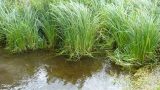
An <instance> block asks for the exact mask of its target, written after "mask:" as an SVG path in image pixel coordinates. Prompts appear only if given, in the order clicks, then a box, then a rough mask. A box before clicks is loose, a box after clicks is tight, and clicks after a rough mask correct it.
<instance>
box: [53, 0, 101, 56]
mask: <svg viewBox="0 0 160 90" xmlns="http://www.w3.org/2000/svg"><path fill="white" fill-rule="evenodd" d="M51 10H52V12H51V13H52V15H53V17H54V19H55V20H56V22H57V25H58V27H59V31H58V32H59V33H60V36H61V38H62V42H63V45H62V49H63V51H62V52H64V53H65V54H69V55H70V56H71V57H76V58H78V57H80V56H83V55H91V51H92V50H93V45H94V43H95V40H96V30H97V29H98V27H99V18H98V16H93V15H92V11H91V10H90V9H89V8H88V7H87V6H85V5H84V4H81V3H78V2H72V1H71V2H67V3H59V4H52V5H51Z"/></svg>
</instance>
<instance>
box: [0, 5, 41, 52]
mask: <svg viewBox="0 0 160 90" xmlns="http://www.w3.org/2000/svg"><path fill="white" fill-rule="evenodd" d="M22 6H23V5H22ZM0 9H1V11H0V17H1V18H2V21H1V22H2V24H1V25H2V27H1V28H2V31H1V32H2V33H3V34H4V36H5V38H6V48H7V49H8V50H10V51H12V52H21V51H26V50H33V49H38V48H42V47H43V46H44V45H43V42H44V40H43V39H42V38H40V36H39V34H38V28H37V26H36V23H37V21H38V18H37V16H36V12H35V11H32V9H31V7H30V6H27V5H24V6H23V7H21V6H16V5H12V7H11V8H10V9H8V8H6V7H5V6H1V8H0Z"/></svg>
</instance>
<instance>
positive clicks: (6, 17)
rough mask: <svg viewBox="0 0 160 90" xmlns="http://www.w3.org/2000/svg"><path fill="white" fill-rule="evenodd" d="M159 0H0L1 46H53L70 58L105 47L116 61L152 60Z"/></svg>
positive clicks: (140, 62) (22, 48) (21, 48)
mask: <svg viewBox="0 0 160 90" xmlns="http://www.w3.org/2000/svg"><path fill="white" fill-rule="evenodd" d="M159 4H160V3H159V1H158V0H138V1H137V0H0V42H1V46H3V47H4V48H6V49H7V50H9V51H10V52H12V53H19V52H24V51H28V50H36V49H47V48H48V49H53V50H54V51H55V52H57V51H58V53H60V54H61V55H68V56H69V57H70V59H71V60H77V59H79V58H81V57H83V56H90V57H94V55H93V52H94V53H95V52H98V53H99V52H100V53H104V52H105V53H106V54H107V56H106V57H108V56H109V57H110V58H111V60H112V61H114V62H116V63H117V64H120V65H143V64H146V63H151V62H156V61H157V58H156V57H157V55H158V52H159V51H158V49H159V48H158V46H159V38H160V36H159V28H160V27H159V23H160V17H159V15H160V12H159V10H160V9H159ZM156 51H157V52H156Z"/></svg>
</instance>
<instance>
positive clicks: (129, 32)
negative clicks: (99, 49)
mask: <svg viewBox="0 0 160 90" xmlns="http://www.w3.org/2000/svg"><path fill="white" fill-rule="evenodd" d="M120 1H122V2H119V3H114V4H113V3H111V4H107V5H106V7H105V11H104V12H106V17H105V18H106V27H107V30H108V31H109V32H110V34H111V35H112V38H113V39H114V41H115V43H116V49H115V51H114V56H112V59H113V60H114V61H115V62H116V63H118V64H121V65H134V64H135V65H141V64H144V63H145V62H147V61H148V60H152V59H153V57H154V54H155V50H156V47H157V46H158V43H159V26H158V23H159V22H158V20H155V15H154V14H153V11H152V10H154V6H153V9H148V7H147V6H145V5H144V6H142V5H141V4H138V5H139V6H135V4H133V3H126V2H123V0H120ZM136 5H137V4H136ZM146 5H148V4H146ZM151 6H152V5H151Z"/></svg>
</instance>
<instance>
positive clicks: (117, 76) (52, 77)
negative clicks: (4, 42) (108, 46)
mask: <svg viewBox="0 0 160 90" xmlns="http://www.w3.org/2000/svg"><path fill="white" fill-rule="evenodd" d="M127 76H128V75H127V74H125V73H123V72H121V71H120V67H118V66H115V65H112V64H111V63H110V62H109V61H107V60H104V59H91V58H83V59H81V60H80V61H78V62H71V61H66V58H65V57H62V56H61V57H54V55H53V54H51V53H48V52H45V51H36V52H33V53H25V54H20V55H9V54H7V53H5V52H4V51H3V50H1V51H0V89H4V90H123V89H124V88H125V87H126V85H127V83H128V82H127V80H126V77H127Z"/></svg>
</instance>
